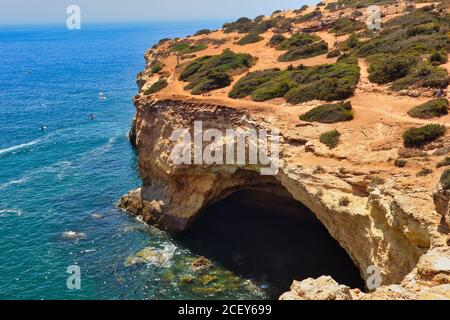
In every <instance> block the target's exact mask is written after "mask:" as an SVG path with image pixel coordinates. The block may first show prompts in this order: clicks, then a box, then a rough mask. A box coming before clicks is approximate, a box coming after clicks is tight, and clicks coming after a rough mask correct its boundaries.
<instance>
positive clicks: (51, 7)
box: [0, 0, 319, 24]
mask: <svg viewBox="0 0 450 320" xmlns="http://www.w3.org/2000/svg"><path fill="white" fill-rule="evenodd" d="M317 2H319V0H296V1H295V0H184V1H183V0H0V24H37V23H62V24H64V23H65V21H66V18H67V14H66V8H67V7H68V6H69V5H71V4H76V5H78V6H80V8H81V13H82V21H83V22H86V23H89V22H120V21H158V20H214V19H228V18H237V17H241V16H248V17H255V16H257V15H259V14H270V13H272V12H273V11H274V10H276V9H288V8H299V7H300V6H301V5H303V4H315V3H317Z"/></svg>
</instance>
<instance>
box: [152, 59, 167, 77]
mask: <svg viewBox="0 0 450 320" xmlns="http://www.w3.org/2000/svg"><path fill="white" fill-rule="evenodd" d="M150 68H151V69H150V70H151V72H152V74H155V73H158V72H160V71H161V70H162V69H163V68H164V64H163V63H162V62H161V61H159V60H154V61H153V62H152V63H151V64H150Z"/></svg>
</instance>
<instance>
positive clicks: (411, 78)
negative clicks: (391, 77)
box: [391, 62, 450, 91]
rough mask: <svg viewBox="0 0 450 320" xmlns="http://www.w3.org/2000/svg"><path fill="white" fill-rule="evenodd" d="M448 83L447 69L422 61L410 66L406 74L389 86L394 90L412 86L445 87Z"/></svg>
mask: <svg viewBox="0 0 450 320" xmlns="http://www.w3.org/2000/svg"><path fill="white" fill-rule="evenodd" d="M449 84H450V79H449V77H448V74H447V70H445V69H443V68H441V67H434V66H432V65H430V64H429V63H425V62H422V63H420V64H419V65H417V66H416V67H414V68H412V69H411V71H410V72H409V73H408V75H407V76H405V77H403V78H401V79H398V80H396V81H394V82H393V83H392V86H391V88H392V89H393V90H396V91H400V90H403V89H407V88H410V87H412V86H415V87H428V88H442V89H445V88H447V87H448V85H449Z"/></svg>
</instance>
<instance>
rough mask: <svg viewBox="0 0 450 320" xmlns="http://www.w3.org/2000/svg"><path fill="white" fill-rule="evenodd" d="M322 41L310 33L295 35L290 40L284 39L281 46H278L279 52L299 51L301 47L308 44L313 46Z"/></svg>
mask: <svg viewBox="0 0 450 320" xmlns="http://www.w3.org/2000/svg"><path fill="white" fill-rule="evenodd" d="M320 40H321V39H320V38H319V37H318V36H316V35H313V34H309V33H298V34H295V35H293V36H292V37H290V38H288V39H286V38H285V39H284V40H283V41H282V42H280V44H279V45H278V46H277V49H278V50H290V49H297V48H299V47H302V46H305V45H307V44H311V43H314V42H318V41H320Z"/></svg>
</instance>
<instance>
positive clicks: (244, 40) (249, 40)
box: [237, 33, 264, 46]
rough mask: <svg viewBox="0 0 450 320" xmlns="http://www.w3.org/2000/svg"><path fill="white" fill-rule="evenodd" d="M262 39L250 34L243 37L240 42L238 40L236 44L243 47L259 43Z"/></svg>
mask: <svg viewBox="0 0 450 320" xmlns="http://www.w3.org/2000/svg"><path fill="white" fill-rule="evenodd" d="M263 39H264V38H263V37H261V36H260V35H257V34H255V33H251V34H249V35H246V36H245V37H243V38H242V39H241V40H239V41H238V42H237V44H238V45H240V46H245V45H246V44H251V43H257V42H260V41H261V40H263Z"/></svg>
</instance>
